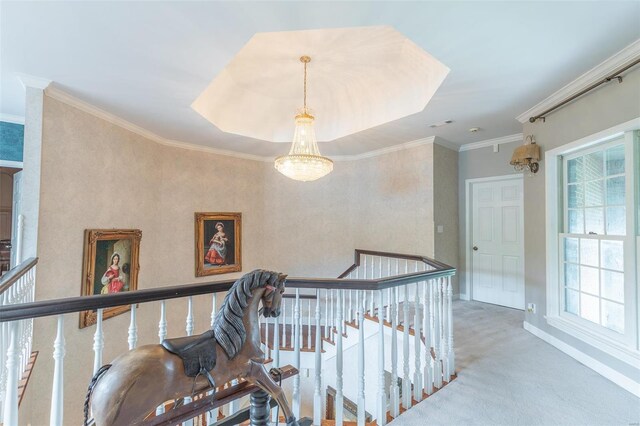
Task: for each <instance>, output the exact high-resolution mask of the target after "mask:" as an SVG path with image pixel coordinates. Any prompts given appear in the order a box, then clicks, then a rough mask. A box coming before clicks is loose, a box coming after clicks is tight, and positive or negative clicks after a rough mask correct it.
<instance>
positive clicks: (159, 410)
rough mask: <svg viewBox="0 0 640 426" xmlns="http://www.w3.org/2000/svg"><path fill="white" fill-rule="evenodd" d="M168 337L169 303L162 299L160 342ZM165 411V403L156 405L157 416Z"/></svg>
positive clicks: (159, 326) (159, 327) (159, 323)
mask: <svg viewBox="0 0 640 426" xmlns="http://www.w3.org/2000/svg"><path fill="white" fill-rule="evenodd" d="M166 337H167V305H166V301H165V300H162V301H160V321H158V340H159V342H160V343H162V341H163V340H164V339H165V338H166ZM162 413H164V403H162V404H160V405H158V406H157V407H156V416H159V415H160V414H162Z"/></svg>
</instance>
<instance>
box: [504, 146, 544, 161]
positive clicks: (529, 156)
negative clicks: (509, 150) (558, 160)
mask: <svg viewBox="0 0 640 426" xmlns="http://www.w3.org/2000/svg"><path fill="white" fill-rule="evenodd" d="M538 161H540V146H538V144H535V143H532V144H527V145H522V146H519V147H517V148H516V149H515V150H514V151H513V155H512V156H511V163H510V164H511V165H512V166H516V165H518V164H529V163H534V162H536V163H537V162H538Z"/></svg>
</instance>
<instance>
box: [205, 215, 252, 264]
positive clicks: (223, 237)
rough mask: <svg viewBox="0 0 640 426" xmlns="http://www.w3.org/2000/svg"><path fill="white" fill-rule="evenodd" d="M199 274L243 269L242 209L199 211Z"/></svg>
mask: <svg viewBox="0 0 640 426" xmlns="http://www.w3.org/2000/svg"><path fill="white" fill-rule="evenodd" d="M195 221H196V236H195V237H196V238H195V239H196V277H203V276H206V275H216V274H226V273H229V272H239V271H241V270H242V259H241V253H242V251H241V247H240V245H241V241H242V239H241V229H242V223H241V222H242V215H241V214H240V213H196V215H195Z"/></svg>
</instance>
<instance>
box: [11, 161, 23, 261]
mask: <svg viewBox="0 0 640 426" xmlns="http://www.w3.org/2000/svg"><path fill="white" fill-rule="evenodd" d="M11 213H12V223H11V267H12V268H13V267H14V266H16V264H17V263H18V260H23V259H18V250H21V246H22V241H18V238H19V237H20V238H21V235H18V217H19V216H20V215H21V214H22V171H19V172H17V173H14V175H13V206H12V212H11Z"/></svg>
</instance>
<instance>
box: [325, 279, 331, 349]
mask: <svg viewBox="0 0 640 426" xmlns="http://www.w3.org/2000/svg"><path fill="white" fill-rule="evenodd" d="M329 326H330V324H329V290H325V291H324V337H325V339H328V338H329Z"/></svg>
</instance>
